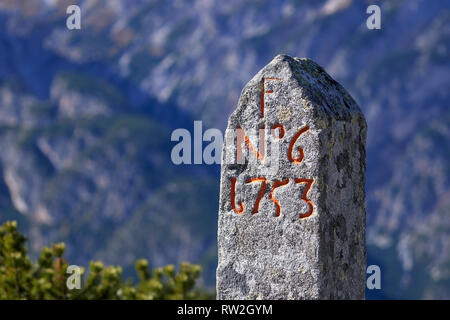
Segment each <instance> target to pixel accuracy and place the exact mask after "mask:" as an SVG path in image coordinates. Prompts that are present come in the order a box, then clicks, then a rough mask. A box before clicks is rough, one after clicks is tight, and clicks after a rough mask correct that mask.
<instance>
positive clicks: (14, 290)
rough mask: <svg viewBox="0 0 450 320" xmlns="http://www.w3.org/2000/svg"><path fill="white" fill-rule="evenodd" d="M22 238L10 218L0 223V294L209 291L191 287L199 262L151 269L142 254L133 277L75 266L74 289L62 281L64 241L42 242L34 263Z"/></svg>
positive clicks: (186, 295) (177, 295) (129, 295)
mask: <svg viewBox="0 0 450 320" xmlns="http://www.w3.org/2000/svg"><path fill="white" fill-rule="evenodd" d="M26 241H27V239H26V238H25V237H24V236H23V235H22V234H21V233H20V232H19V231H18V229H17V222H16V221H7V222H5V223H4V224H3V225H1V226H0V299H121V300H144V299H147V300H156V299H168V300H173V299H208V298H212V296H211V295H210V294H209V293H206V292H204V291H201V290H199V289H196V288H195V285H196V280H197V278H198V277H199V275H200V272H201V267H200V266H199V265H192V264H189V263H186V262H184V263H181V265H180V267H179V270H178V272H177V270H176V269H175V267H174V266H173V265H167V266H165V267H161V268H154V269H153V270H152V271H151V272H150V269H149V263H148V261H147V260H145V259H140V260H138V261H137V262H136V271H137V274H138V277H139V282H138V283H137V284H133V283H132V282H131V281H124V280H123V279H122V268H121V267H117V266H104V265H103V263H102V262H100V261H96V262H91V263H90V265H89V272H87V273H86V272H85V270H84V269H83V268H81V276H80V283H81V286H80V289H72V290H70V289H69V288H68V286H67V282H68V280H69V281H70V280H71V278H70V277H71V273H68V272H67V268H68V267H69V263H68V262H67V260H66V259H65V258H64V257H63V255H64V251H65V248H66V247H65V244H64V243H58V244H53V245H52V246H51V247H50V248H47V247H44V248H43V249H42V251H41V254H40V256H39V258H38V259H37V262H36V263H33V262H32V261H31V259H30V258H29V256H28V253H27V248H26Z"/></svg>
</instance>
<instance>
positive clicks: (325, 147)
mask: <svg viewBox="0 0 450 320" xmlns="http://www.w3.org/2000/svg"><path fill="white" fill-rule="evenodd" d="M366 131H367V126H366V121H365V119H364V116H363V114H362V112H361V110H360V108H359V107H358V105H357V104H356V102H355V101H354V100H353V98H352V97H351V96H350V95H349V94H348V93H347V91H346V90H345V89H344V88H343V87H342V86H341V85H340V84H339V83H337V82H336V81H335V80H333V79H332V78H331V77H330V76H329V75H328V74H327V73H326V72H325V71H324V70H323V69H322V68H321V67H320V66H319V65H317V64H316V63H314V62H313V61H311V60H309V59H299V58H291V57H289V56H287V55H278V56H277V57H275V58H274V59H273V60H272V61H271V62H270V63H269V64H268V65H267V66H265V67H264V68H263V69H262V70H261V71H259V72H258V73H257V74H256V76H255V77H254V78H253V79H252V80H250V82H249V83H248V84H247V85H246V86H245V87H244V89H243V90H242V93H241V96H240V99H239V104H238V107H237V109H236V110H235V111H234V112H233V114H232V115H231V116H230V119H229V122H228V127H227V131H226V135H225V140H224V147H223V154H222V157H223V160H222V172H221V182H220V189H221V190H220V207H219V226H218V249H219V252H218V257H219V263H218V268H217V298H218V299H364V292H365V277H366V273H365V268H366V246H365V228H366V211H365V191H364V180H365V169H366V151H365V140H366Z"/></svg>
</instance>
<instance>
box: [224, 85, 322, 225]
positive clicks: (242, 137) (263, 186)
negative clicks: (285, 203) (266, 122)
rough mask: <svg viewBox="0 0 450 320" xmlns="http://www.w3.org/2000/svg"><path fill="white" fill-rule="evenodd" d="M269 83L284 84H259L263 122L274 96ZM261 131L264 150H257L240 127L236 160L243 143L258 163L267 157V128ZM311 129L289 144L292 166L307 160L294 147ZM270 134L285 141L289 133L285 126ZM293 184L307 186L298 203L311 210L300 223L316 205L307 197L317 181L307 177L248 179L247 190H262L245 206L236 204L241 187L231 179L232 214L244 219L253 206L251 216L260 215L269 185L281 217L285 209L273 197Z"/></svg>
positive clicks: (276, 126) (277, 125) (304, 129)
mask: <svg viewBox="0 0 450 320" xmlns="http://www.w3.org/2000/svg"><path fill="white" fill-rule="evenodd" d="M267 81H282V79H280V78H274V77H267V78H266V77H263V78H261V82H260V85H261V91H260V99H259V107H260V117H261V118H262V119H263V118H264V110H265V95H266V94H270V93H273V91H272V90H267V89H266V82H267ZM260 129H262V131H261V130H260V132H261V133H262V134H261V135H260V139H261V140H260V141H261V142H262V143H260V146H261V147H260V149H261V150H258V149H257V148H256V147H255V146H254V145H253V144H252V142H251V141H250V138H249V137H248V136H247V134H246V133H245V131H244V130H243V129H242V128H241V127H238V128H237V144H236V158H237V159H240V158H241V157H242V151H241V150H240V147H241V143H242V142H243V143H244V145H245V147H246V148H247V149H248V150H249V151H251V152H253V154H254V155H255V156H256V158H257V159H258V160H260V161H264V156H265V155H264V143H263V142H264V138H265V137H264V129H265V128H264V127H262V128H260ZM309 129H310V127H309V126H308V125H306V126H304V127H302V128H300V129H299V130H298V131H297V132H296V133H295V134H294V135H293V137H292V138H291V140H290V141H289V147H288V152H287V154H286V157H287V159H288V160H289V162H291V163H292V164H293V165H299V164H300V163H302V161H303V159H304V157H305V152H304V149H303V148H302V147H297V150H294V146H295V144H296V142H297V140H299V138H300V136H302V135H305V134H308V132H309ZM271 133H272V134H273V136H274V137H275V138H277V139H283V137H284V136H285V134H286V130H285V127H284V125H283V124H282V123H275V124H274V125H272V126H271ZM291 180H292V181H293V182H294V183H295V184H297V185H304V189H303V192H302V193H301V195H300V196H299V201H303V202H304V203H305V204H306V205H307V207H308V209H307V210H306V211H305V212H299V213H298V217H299V219H303V218H307V217H310V216H311V215H312V214H313V213H314V204H313V202H312V201H311V200H310V199H309V197H308V193H309V191H310V189H311V186H312V185H313V183H314V180H313V179H309V178H305V177H293V178H286V179H282V180H274V181H268V179H267V178H266V177H263V176H256V177H251V178H248V179H245V181H242V182H241V183H242V184H243V185H244V186H245V185H249V184H256V183H258V184H259V186H260V187H259V191H258V193H257V195H256V198H255V199H254V201H253V203H243V202H242V201H240V202H238V203H236V184H237V183H238V179H237V178H236V177H232V178H230V188H231V193H230V194H231V197H230V205H231V208H232V209H233V211H234V212H235V213H236V214H238V215H241V214H243V213H244V210H245V208H246V206H251V205H252V208H251V212H252V214H257V213H258V212H259V204H260V202H261V200H262V199H263V198H264V196H265V195H266V192H267V189H268V185H271V186H272V187H271V190H270V193H269V195H268V199H269V200H270V201H271V202H273V204H274V205H275V211H274V213H273V215H274V216H275V217H279V216H280V214H281V212H282V207H281V204H280V202H279V201H278V199H276V197H275V195H274V193H275V190H276V189H277V188H280V187H283V186H286V185H288V184H289V182H290V181H291Z"/></svg>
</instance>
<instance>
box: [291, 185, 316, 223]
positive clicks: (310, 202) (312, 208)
mask: <svg viewBox="0 0 450 320" xmlns="http://www.w3.org/2000/svg"><path fill="white" fill-rule="evenodd" d="M313 182H314V180H313V179H304V178H296V179H295V183H296V184H301V183H305V184H306V187H305V190H304V191H303V194H302V200H303V201H305V202H306V203H307V204H308V205H309V210H308V212H307V213H302V214H300V216H299V218H300V219H303V218H307V217H309V216H310V215H312V213H313V211H314V206H313V203H312V201H311V200H310V199H308V192H309V189H311V186H312V184H313Z"/></svg>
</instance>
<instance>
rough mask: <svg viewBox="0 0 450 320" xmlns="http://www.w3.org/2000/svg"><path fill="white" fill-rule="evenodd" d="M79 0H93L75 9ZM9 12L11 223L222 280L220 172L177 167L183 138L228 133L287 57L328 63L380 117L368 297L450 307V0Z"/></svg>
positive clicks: (28, 2) (3, 92)
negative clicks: (372, 8)
mask: <svg viewBox="0 0 450 320" xmlns="http://www.w3.org/2000/svg"><path fill="white" fill-rule="evenodd" d="M76 2H77V1H76ZM374 2H376V3H378V4H379V5H380V6H381V9H382V25H381V30H368V29H367V28H366V25H365V21H366V18H367V17H368V15H367V14H366V8H367V6H368V5H369V4H372V2H371V1H351V0H329V1H293V0H292V1H288V0H285V1H268V0H258V1H234V0H230V1H221V2H218V1H217V2H216V1H212V0H191V1H162V0H155V1H141V0H132V1H119V0H109V1H100V0H98V1H97V0H84V1H78V2H77V3H78V4H79V5H80V6H81V10H82V29H81V30H72V31H69V30H67V28H66V26H65V18H66V17H67V15H66V14H65V9H66V7H67V5H68V4H72V2H71V3H65V2H64V1H57V2H56V1H44V0H41V1H32V0H25V1H20V2H17V1H2V2H0V131H1V135H0V146H1V150H2V152H1V153H0V171H1V173H2V174H1V179H0V206H1V211H0V212H1V214H0V219H1V220H4V219H9V218H11V217H13V218H19V220H22V222H23V227H24V228H25V229H26V232H27V234H28V236H29V238H30V239H31V243H32V245H33V248H32V249H37V248H39V247H40V246H41V245H44V244H48V243H49V242H50V241H66V242H68V251H69V252H68V253H69V255H70V257H71V260H72V261H79V263H80V264H84V263H86V262H87V261H88V260H89V259H93V258H99V259H104V260H106V262H108V263H121V264H129V263H131V261H132V260H133V259H135V258H136V257H140V256H145V257H148V258H149V259H150V261H151V262H152V263H153V264H155V265H161V264H164V263H171V262H172V263H173V262H177V261H180V260H189V261H191V262H196V263H202V264H203V265H204V266H205V268H206V272H205V276H204V280H205V283H206V284H209V285H211V284H212V283H214V268H215V263H216V256H215V254H216V251H215V250H216V249H215V245H216V244H215V235H216V215H217V203H218V185H219V184H218V170H217V169H218V168H217V166H215V167H212V166H194V165H191V166H175V165H173V164H172V163H171V162H170V149H171V147H172V145H173V143H171V142H170V133H171V131H172V130H173V129H174V128H178V127H184V128H187V129H190V130H192V126H193V123H192V121H193V120H194V119H195V120H197V119H199V120H200V119H201V120H203V121H204V127H217V128H220V129H224V127H225V125H226V119H227V117H228V115H229V114H230V113H231V111H232V110H233V109H234V108H235V106H236V103H237V98H238V96H239V93H240V90H241V88H242V87H243V86H244V84H245V83H246V82H247V81H248V80H249V79H250V78H251V77H252V76H253V75H254V74H255V73H256V71H257V70H259V69H260V68H261V67H262V66H263V65H265V64H266V63H267V62H268V61H270V60H271V58H272V57H273V56H275V55H276V54H278V53H287V54H290V55H293V56H300V57H303V56H305V57H309V58H311V59H313V60H315V61H317V62H318V63H319V64H321V65H322V66H323V67H324V68H325V69H326V70H327V71H328V72H329V73H330V74H331V75H332V76H333V77H334V78H335V79H336V80H338V81H339V82H340V83H341V84H342V85H343V86H344V87H345V88H346V89H347V90H348V91H349V92H350V93H351V94H352V96H353V97H354V98H355V99H356V100H357V101H358V103H359V105H360V106H361V108H362V109H363V111H364V113H365V115H366V118H367V122H368V127H369V131H368V153H367V155H368V167H367V187H366V190H367V199H368V203H367V214H368V220H367V221H368V244H369V248H368V255H369V261H368V263H369V264H371V263H376V264H380V265H381V267H382V275H383V280H382V288H383V289H382V290H381V293H373V292H368V296H369V297H385V298H423V297H425V298H449V297H450V250H449V247H450V216H449V213H450V203H449V201H448V199H449V193H450V181H449V177H450V173H449V160H448V159H449V150H450V148H449V147H450V143H449V141H450V126H449V123H450V114H449V110H448V102H449V96H448V88H449V87H450V78H449V77H448V74H449V70H450V59H449V45H450V27H449V25H450V24H449V22H450V10H449V9H450V5H449V4H448V1H444V0H435V1H420V0H414V1H406V0H390V1H380V2H377V1H374Z"/></svg>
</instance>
